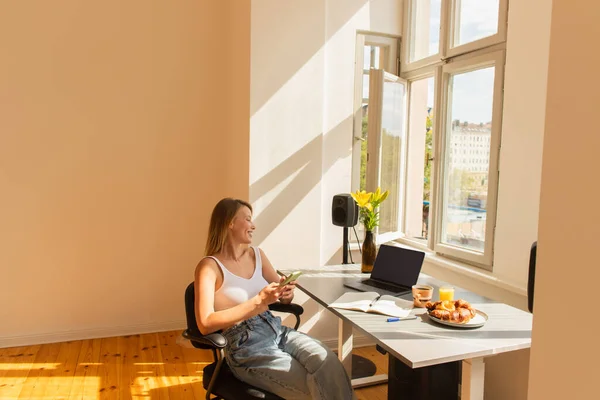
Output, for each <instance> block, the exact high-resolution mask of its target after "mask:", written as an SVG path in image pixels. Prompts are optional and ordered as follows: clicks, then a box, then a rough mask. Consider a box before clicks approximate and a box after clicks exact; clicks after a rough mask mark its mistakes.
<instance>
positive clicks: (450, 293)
mask: <svg viewBox="0 0 600 400" xmlns="http://www.w3.org/2000/svg"><path fill="white" fill-rule="evenodd" d="M439 293H440V301H444V300H450V301H453V300H454V288H453V287H452V286H442V287H441V288H440V290H439Z"/></svg>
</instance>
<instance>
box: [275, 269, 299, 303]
mask: <svg viewBox="0 0 600 400" xmlns="http://www.w3.org/2000/svg"><path fill="white" fill-rule="evenodd" d="M284 280H285V276H282V277H281V278H280V282H283V281H284ZM282 289H283V291H282V293H281V297H280V298H279V300H280V301H281V302H282V303H284V304H289V303H291V302H292V300H293V299H294V289H296V281H291V282H290V283H288V284H287V285H285V286H283V287H282Z"/></svg>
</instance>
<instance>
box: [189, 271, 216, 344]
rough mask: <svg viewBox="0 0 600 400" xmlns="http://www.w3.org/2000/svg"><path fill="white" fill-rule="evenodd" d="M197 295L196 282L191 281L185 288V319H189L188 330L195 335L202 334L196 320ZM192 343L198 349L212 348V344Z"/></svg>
mask: <svg viewBox="0 0 600 400" xmlns="http://www.w3.org/2000/svg"><path fill="white" fill-rule="evenodd" d="M195 304H196V296H195V289H194V282H192V283H190V284H189V285H188V286H187V288H186V289H185V319H186V321H187V330H188V332H190V333H192V334H194V335H202V333H200V329H198V323H197V322H196V309H195ZM192 345H193V346H194V347H196V348H198V349H212V348H213V347H212V346H208V345H203V344H200V343H197V342H193V341H192Z"/></svg>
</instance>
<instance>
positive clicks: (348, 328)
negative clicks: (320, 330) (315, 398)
mask: <svg viewBox="0 0 600 400" xmlns="http://www.w3.org/2000/svg"><path fill="white" fill-rule="evenodd" d="M352 339H353V336H352V324H351V323H349V322H346V321H344V320H343V319H341V318H340V320H339V326H338V358H339V359H340V361H341V362H342V365H343V366H344V369H345V370H346V373H347V374H348V376H349V377H350V379H352V347H353V346H352ZM387 381H388V376H387V374H381V375H374V376H365V377H363V378H356V379H352V387H353V388H354V389H356V388H360V387H365V386H372V385H379V384H382V383H386V382H387Z"/></svg>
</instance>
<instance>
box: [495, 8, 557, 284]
mask: <svg viewBox="0 0 600 400" xmlns="http://www.w3.org/2000/svg"><path fill="white" fill-rule="evenodd" d="M551 8H552V1H548V0H529V1H511V2H510V8H509V13H508V37H507V51H506V68H505V72H504V106H503V118H502V147H501V150H500V177H499V182H498V215H497V217H496V221H497V226H496V237H495V242H494V276H495V278H497V279H500V280H502V281H504V282H506V283H508V284H511V285H514V286H517V287H521V288H525V286H526V284H527V265H528V261H529V249H530V248H531V244H532V243H533V242H534V241H535V240H537V228H538V213H539V201H540V182H541V165H542V144H543V141H544V119H545V108H546V82H547V76H548V73H547V71H548V48H549V43H550V11H551Z"/></svg>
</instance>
